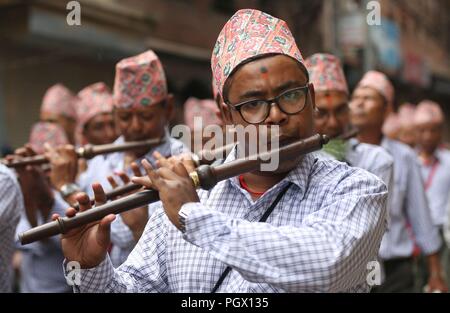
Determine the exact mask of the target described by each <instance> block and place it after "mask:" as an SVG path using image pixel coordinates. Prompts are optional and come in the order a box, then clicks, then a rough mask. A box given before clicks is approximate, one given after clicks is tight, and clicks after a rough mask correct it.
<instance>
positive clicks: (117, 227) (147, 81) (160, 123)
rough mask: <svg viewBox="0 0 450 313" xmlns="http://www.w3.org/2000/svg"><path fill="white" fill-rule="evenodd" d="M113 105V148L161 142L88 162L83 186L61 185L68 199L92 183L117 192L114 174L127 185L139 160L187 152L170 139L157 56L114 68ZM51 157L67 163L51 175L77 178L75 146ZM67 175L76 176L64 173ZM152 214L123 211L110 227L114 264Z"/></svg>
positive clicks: (168, 106) (168, 102)
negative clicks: (114, 146) (136, 143)
mask: <svg viewBox="0 0 450 313" xmlns="http://www.w3.org/2000/svg"><path fill="white" fill-rule="evenodd" d="M113 106H114V120H115V124H116V127H117V129H118V130H119V132H120V135H121V136H120V137H119V138H118V139H117V140H116V141H115V143H117V144H120V143H124V142H127V141H138V140H146V139H152V138H153V139H162V140H163V142H162V143H161V144H159V145H157V146H154V147H152V148H150V149H148V148H141V149H137V150H132V151H128V152H120V153H119V152H118V153H112V154H109V155H107V156H106V157H104V156H97V157H95V158H94V159H92V160H91V161H90V163H89V168H88V170H87V171H86V172H85V173H84V174H83V175H82V176H81V177H80V179H79V181H78V185H79V187H77V186H76V185H74V183H75V181H74V179H71V180H67V181H61V180H60V181H59V185H66V186H69V187H70V188H65V189H64V190H61V191H62V192H63V195H64V198H66V199H69V200H71V199H74V197H76V194H77V193H78V192H79V191H80V190H83V191H88V192H89V193H90V194H91V195H92V190H91V184H92V183H94V182H100V183H101V184H103V185H104V186H107V185H108V184H111V187H116V186H117V182H116V181H115V180H114V178H113V177H112V175H114V174H118V175H119V176H120V178H121V179H122V180H123V182H124V183H127V182H128V181H129V178H128V175H131V174H133V173H134V174H135V175H136V174H139V167H138V165H137V164H140V161H141V160H143V159H147V160H149V161H150V162H152V163H153V164H155V162H156V160H155V158H154V155H153V153H154V152H156V151H157V152H158V153H159V154H160V155H162V156H164V157H169V156H172V155H177V154H180V153H182V152H188V151H189V150H188V149H187V147H186V146H184V145H183V144H182V143H181V142H180V141H178V140H175V139H173V138H171V137H170V136H169V134H168V130H167V125H168V122H169V119H170V116H171V114H172V109H173V95H171V94H170V93H168V91H167V82H166V76H165V73H164V69H163V67H162V64H161V61H160V60H159V58H158V56H157V55H156V54H155V53H154V52H153V51H151V50H149V51H146V52H144V53H141V54H139V55H136V56H133V57H130V58H126V59H123V60H121V61H120V62H119V63H118V64H117V65H116V76H115V82H114V92H113ZM48 157H49V158H50V159H51V160H52V165H53V164H59V163H61V162H62V163H64V164H65V166H64V165H63V166H57V167H55V171H54V173H52V175H54V176H55V177H57V176H60V177H64V176H65V177H75V176H74V175H73V172H75V173H76V169H77V167H76V164H77V160H76V157H75V154H74V150H73V147H72V148H70V147H62V148H60V149H50V151H49V153H48ZM61 160H63V161H61ZM67 172H72V175H67V174H65V173H67ZM66 205H67V204H66ZM67 207H69V205H67ZM151 213H152V211H150V212H149V211H148V207H147V206H145V207H142V208H140V209H137V210H133V211H130V212H124V213H122V214H121V215H120V216H119V218H118V219H117V220H116V221H115V223H114V224H113V225H112V232H111V234H112V244H113V246H112V251H111V259H112V261H113V264H114V265H115V266H119V265H120V264H122V263H123V262H124V261H125V260H126V259H127V257H128V254H129V253H130V252H131V250H132V249H133V247H134V246H135V244H136V242H137V241H138V239H139V238H140V236H141V234H142V232H143V230H144V227H145V225H146V223H147V220H148V218H149V216H150V215H151Z"/></svg>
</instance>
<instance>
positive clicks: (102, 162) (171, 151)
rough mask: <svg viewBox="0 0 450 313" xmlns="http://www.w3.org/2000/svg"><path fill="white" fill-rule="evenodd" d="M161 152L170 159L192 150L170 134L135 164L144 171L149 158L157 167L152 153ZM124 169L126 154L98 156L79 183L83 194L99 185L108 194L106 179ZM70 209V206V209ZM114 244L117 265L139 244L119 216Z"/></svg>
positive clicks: (113, 238) (113, 253)
mask: <svg viewBox="0 0 450 313" xmlns="http://www.w3.org/2000/svg"><path fill="white" fill-rule="evenodd" d="M123 142H124V139H123V137H119V138H118V139H117V140H116V141H115V144H120V143H123ZM155 151H158V152H159V153H160V154H161V155H163V156H165V157H169V156H171V155H176V154H180V153H182V152H189V149H188V148H187V147H186V146H185V145H184V144H183V143H182V142H181V141H179V140H176V139H174V138H171V137H169V135H168V134H167V135H166V137H165V142H164V143H162V144H161V145H159V146H156V147H153V148H152V149H150V150H149V151H148V152H147V154H145V155H144V156H143V157H141V158H140V159H138V160H136V163H137V164H138V165H139V167H140V168H141V171H142V172H144V171H143V167H142V165H141V161H142V160H143V159H144V158H146V159H147V160H148V161H149V162H150V163H151V164H152V165H153V166H155V159H154V158H153V155H152V154H153V152H155ZM123 170H124V153H123V152H116V153H111V154H108V155H107V156H106V157H105V156H102V155H99V156H97V157H95V158H94V159H92V160H91V162H90V163H89V168H88V170H87V171H86V172H85V173H84V174H83V175H82V176H81V177H80V180H79V184H80V186H81V188H82V189H83V191H85V192H87V193H88V194H89V195H90V196H93V191H92V188H91V184H92V183H94V182H99V183H101V184H102V186H103V188H104V190H105V191H109V190H111V188H112V187H111V185H110V184H109V182H108V180H107V177H108V176H109V175H114V173H115V172H117V171H123ZM127 174H128V175H130V176H133V172H132V171H131V169H128V171H127ZM116 181H117V183H119V184H120V183H121V181H120V179H116ZM67 207H69V205H68V206H67ZM153 212H154V211H153V210H151V208H149V216H150V215H151V214H153ZM111 241H112V244H113V248H112V251H111V260H112V263H113V264H114V266H119V265H120V264H122V263H123V262H124V261H125V260H126V259H127V257H128V255H129V254H130V252H131V250H133V248H134V246H135V245H136V241H135V239H134V237H133V234H132V232H131V230H130V229H129V228H128V226H127V225H125V224H124V222H123V221H122V219H121V218H120V215H117V218H116V220H115V221H114V222H113V224H112V225H111Z"/></svg>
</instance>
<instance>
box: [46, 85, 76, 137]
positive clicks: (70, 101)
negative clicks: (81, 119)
mask: <svg viewBox="0 0 450 313" xmlns="http://www.w3.org/2000/svg"><path fill="white" fill-rule="evenodd" d="M76 101H77V98H76V96H75V95H74V94H73V93H72V91H70V90H69V89H68V88H67V87H66V86H64V85H62V84H56V85H53V86H51V87H50V88H49V89H47V91H46V92H45V95H44V97H43V99H42V105H41V112H40V119H41V121H42V122H50V123H55V124H58V125H59V126H61V127H62V128H63V129H64V131H65V132H66V136H67V139H68V140H69V142H70V143H71V144H75V128H76V125H77V124H76V123H77V113H76V110H75V103H76Z"/></svg>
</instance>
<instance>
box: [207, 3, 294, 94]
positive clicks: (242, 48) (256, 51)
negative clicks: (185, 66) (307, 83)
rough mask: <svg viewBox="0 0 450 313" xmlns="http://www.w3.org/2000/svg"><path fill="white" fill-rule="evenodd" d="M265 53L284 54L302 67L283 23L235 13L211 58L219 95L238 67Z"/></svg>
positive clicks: (264, 16) (252, 13)
mask: <svg viewBox="0 0 450 313" xmlns="http://www.w3.org/2000/svg"><path fill="white" fill-rule="evenodd" d="M266 54H267V55H270V54H283V55H287V56H290V57H292V58H294V59H295V60H297V61H298V62H300V63H301V64H303V57H302V55H301V53H300V50H299V49H298V47H297V45H296V43H295V39H294V37H293V36H292V34H291V31H290V30H289V27H288V26H287V24H286V22H284V21H283V20H280V19H278V18H275V17H273V16H271V15H269V14H267V13H264V12H261V11H258V10H253V9H244V10H239V11H237V12H236V13H235V14H234V15H233V16H232V17H231V18H230V20H229V21H228V22H227V23H226V24H225V26H224V27H223V29H222V31H221V32H220V34H219V37H218V38H217V41H216V44H215V46H214V50H213V53H212V57H211V69H212V73H213V78H214V81H215V82H216V87H217V90H218V92H219V93H220V94H221V95H222V93H223V86H224V85H225V81H226V80H227V78H228V77H229V76H230V75H231V73H233V71H234V70H235V69H236V68H237V67H238V66H239V65H240V64H242V63H243V62H245V61H248V60H250V59H252V58H255V57H258V56H261V55H266Z"/></svg>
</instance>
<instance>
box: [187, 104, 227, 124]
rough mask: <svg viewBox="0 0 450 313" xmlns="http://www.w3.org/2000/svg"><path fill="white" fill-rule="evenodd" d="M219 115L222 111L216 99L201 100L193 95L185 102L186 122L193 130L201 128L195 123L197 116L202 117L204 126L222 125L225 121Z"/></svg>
mask: <svg viewBox="0 0 450 313" xmlns="http://www.w3.org/2000/svg"><path fill="white" fill-rule="evenodd" d="M219 116H220V111H219V108H218V107H217V104H216V102H215V101H214V100H210V99H205V100H199V99H197V98H192V97H191V98H189V99H187V100H186V102H185V104H184V122H185V124H186V125H187V126H188V127H189V128H190V129H192V130H199V128H200V127H199V126H200V125H195V124H194V118H195V117H201V118H202V124H201V126H202V127H203V128H204V127H206V126H208V125H219V126H222V124H223V123H222V120H221V119H220V118H219ZM196 126H197V127H196Z"/></svg>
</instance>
